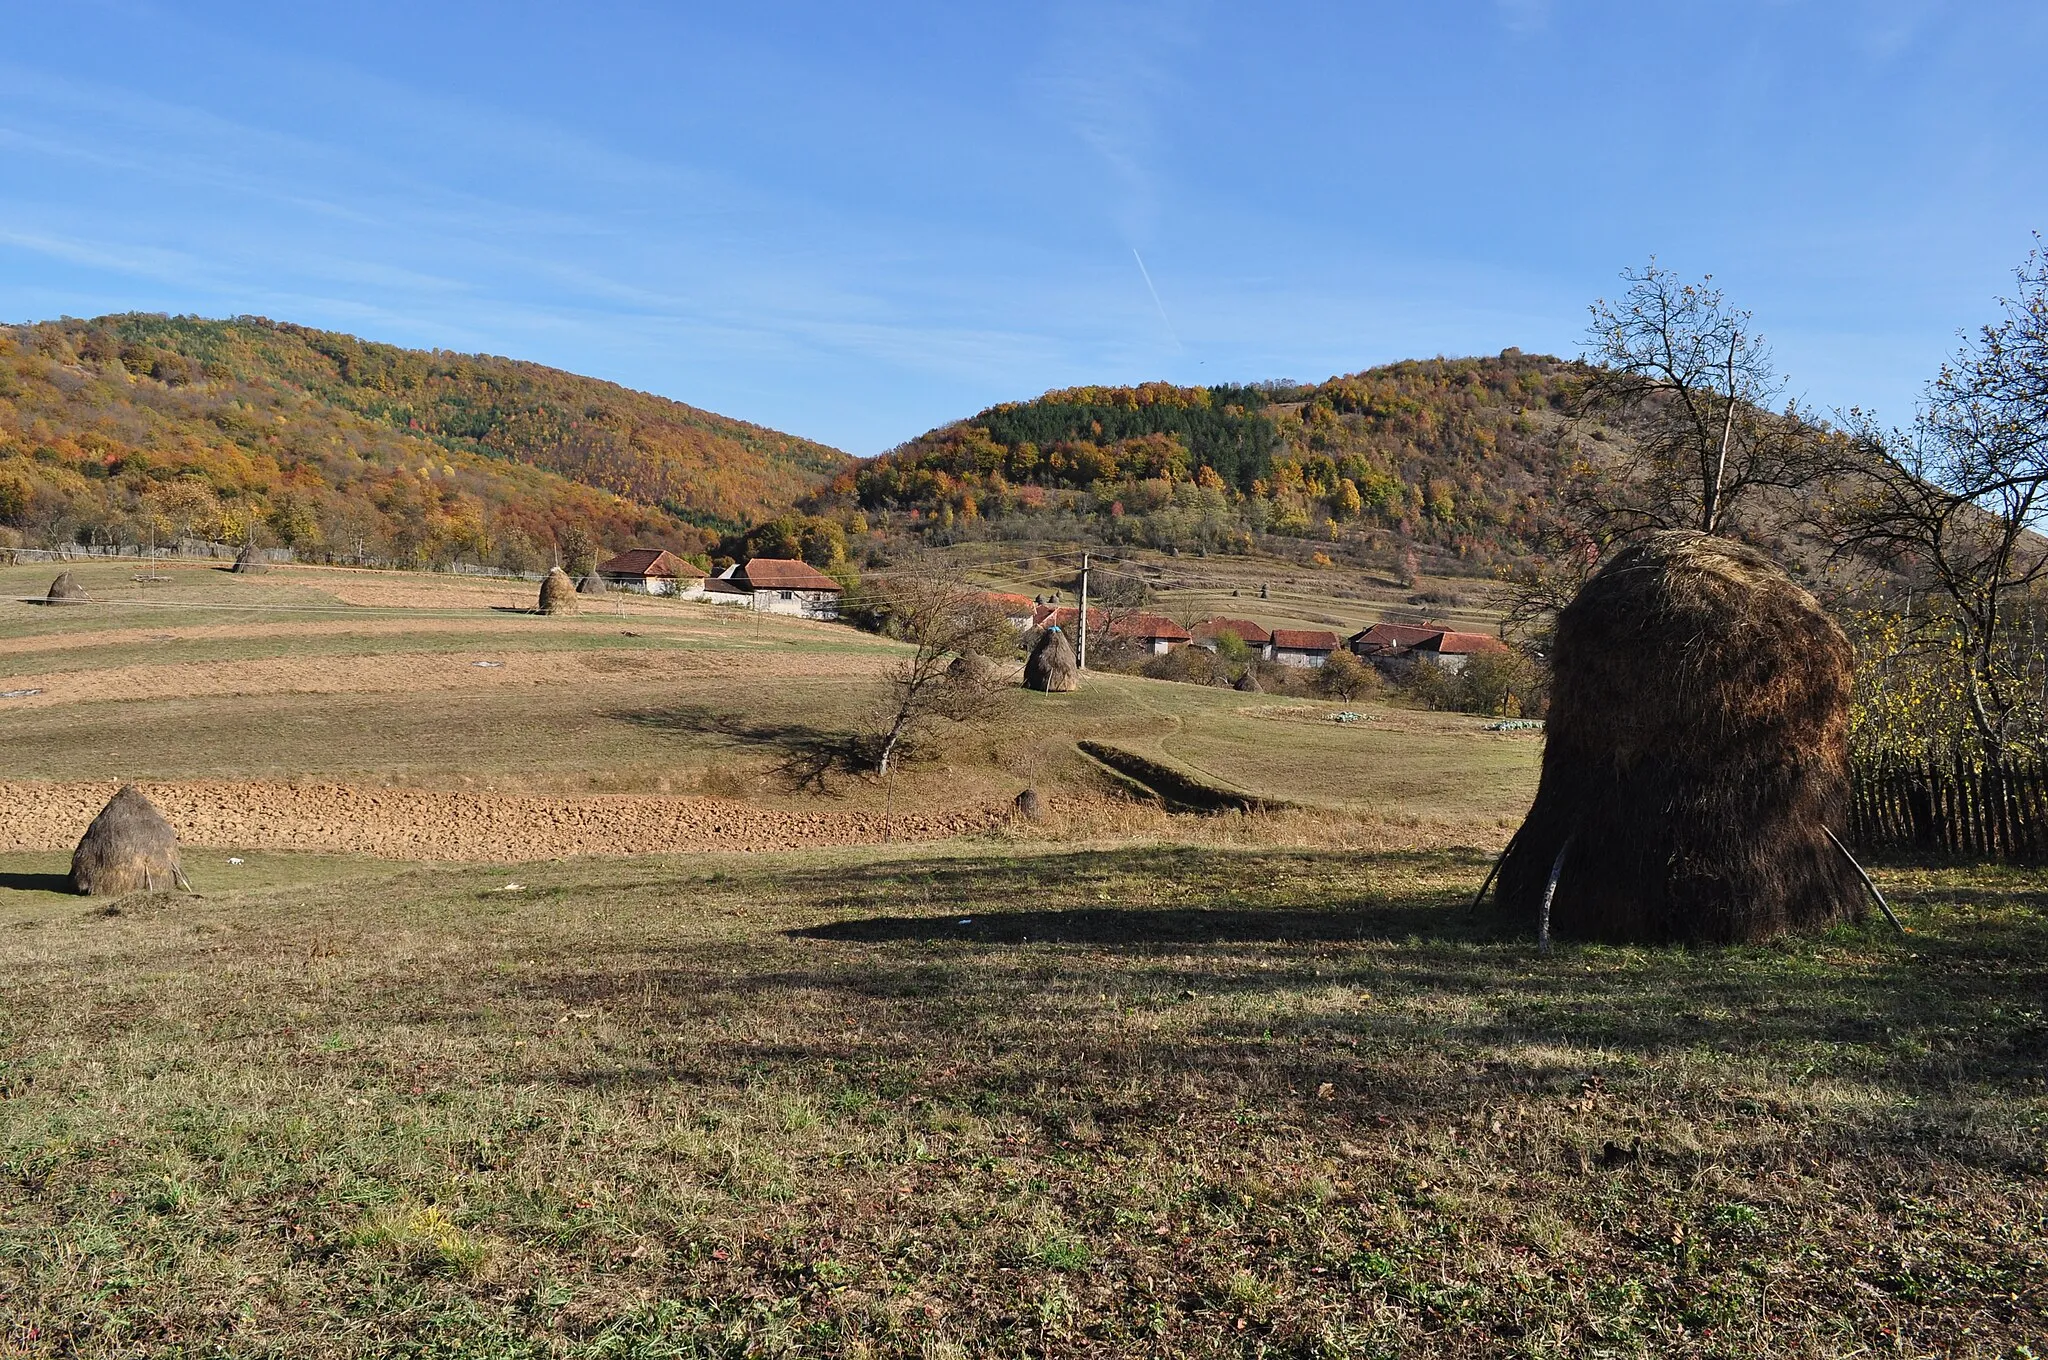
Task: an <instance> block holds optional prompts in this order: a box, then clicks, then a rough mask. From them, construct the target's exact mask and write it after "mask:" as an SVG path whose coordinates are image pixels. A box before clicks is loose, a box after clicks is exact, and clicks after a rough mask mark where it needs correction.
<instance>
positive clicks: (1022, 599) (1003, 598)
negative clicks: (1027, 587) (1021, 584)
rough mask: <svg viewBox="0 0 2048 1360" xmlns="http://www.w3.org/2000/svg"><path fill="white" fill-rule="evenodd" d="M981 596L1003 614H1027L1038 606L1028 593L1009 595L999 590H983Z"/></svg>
mask: <svg viewBox="0 0 2048 1360" xmlns="http://www.w3.org/2000/svg"><path fill="white" fill-rule="evenodd" d="M981 598H983V599H984V600H987V601H988V602H989V603H990V604H992V605H994V606H995V607H996V608H998V609H1000V610H1002V611H1003V612H1004V613H1005V614H1011V615H1020V614H1029V613H1031V612H1032V611H1034V610H1036V609H1037V608H1038V605H1037V603H1036V602H1035V601H1033V600H1032V598H1031V597H1030V596H1029V595H1011V594H1009V593H1007V592H1005V591H1001V590H984V591H982V592H981Z"/></svg>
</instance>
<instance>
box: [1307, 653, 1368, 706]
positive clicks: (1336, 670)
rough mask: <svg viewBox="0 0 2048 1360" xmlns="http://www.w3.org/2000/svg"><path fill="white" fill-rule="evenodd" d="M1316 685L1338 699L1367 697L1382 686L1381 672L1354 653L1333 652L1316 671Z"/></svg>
mask: <svg viewBox="0 0 2048 1360" xmlns="http://www.w3.org/2000/svg"><path fill="white" fill-rule="evenodd" d="M1316 686H1317V687H1318V688H1319V689H1321V690H1322V691H1323V693H1325V694H1328V695H1330V696H1331V697H1332V698H1337V699H1347V700H1348V699H1366V698H1370V697H1371V696H1373V695H1375V694H1378V693H1379V692H1380V689H1381V688H1382V686H1381V684H1380V673H1379V672H1378V671H1376V670H1374V669H1373V668H1372V667H1370V666H1368V665H1366V664H1365V663H1364V662H1363V661H1360V660H1359V659H1358V658H1357V657H1356V656H1354V655H1353V654H1352V653H1350V652H1347V651H1343V650H1341V649H1340V650H1338V651H1334V652H1331V653H1330V655H1329V656H1328V657H1326V658H1325V659H1324V661H1323V664H1322V666H1321V667H1320V668H1318V669H1317V671H1316Z"/></svg>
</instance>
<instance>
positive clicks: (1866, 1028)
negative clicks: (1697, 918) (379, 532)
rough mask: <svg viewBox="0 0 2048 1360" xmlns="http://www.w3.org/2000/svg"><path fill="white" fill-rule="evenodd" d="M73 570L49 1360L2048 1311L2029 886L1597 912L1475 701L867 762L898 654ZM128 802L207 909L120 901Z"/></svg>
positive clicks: (613, 619) (37, 697) (620, 601)
mask: <svg viewBox="0 0 2048 1360" xmlns="http://www.w3.org/2000/svg"><path fill="white" fill-rule="evenodd" d="M78 572H79V576H80V578H81V579H82V580H84V581H85V583H86V584H87V586H88V589H89V590H91V592H92V593H93V594H94V596H95V599H96V602H95V603H94V604H92V605H89V606H85V607H81V608H76V609H56V608H48V607H42V606H36V605H30V604H22V603H16V602H15V601H16V600H17V599H19V598H21V597H25V596H30V595H33V594H38V593H40V592H41V590H42V589H43V588H45V587H47V585H48V578H49V576H50V575H51V574H52V569H50V568H48V567H27V566H17V567H8V568H0V587H4V589H0V672H4V675H0V691H25V690H37V691H39V692H38V693H35V694H18V695H17V697H13V698H4V699H0V734H4V736H5V738H6V750H7V753H8V759H7V761H6V764H5V766H4V771H0V772H4V775H5V778H6V780H7V784H6V791H7V796H8V800H9V809H10V816H9V818H8V819H7V823H6V826H5V828H4V832H5V834H6V835H7V836H9V837H11V838H12V839H10V840H7V841H5V842H4V849H0V1301H4V1302H0V1355H21V1356H42V1355H79V1356H95V1357H99V1356H109V1357H111V1356H145V1355H146V1356H162V1355H192V1356H198V1355H250V1356H261V1355H275V1356H287V1355H289V1356H330V1355H331V1356H353V1355H409V1356H421V1357H425V1356H436V1357H453V1356H492V1357H522V1356H577V1357H582V1356H590V1357H598V1356H642V1357H658V1356H662V1357H673V1356H755V1355H792V1356H793V1355H830V1356H872V1357H881V1356H915V1357H955V1356H966V1355H981V1354H1030V1355H1047V1356H1062V1355H1157V1356H1280V1355H1286V1356H1332V1357H1335V1356H1396V1355H1399V1356H1410V1355H1442V1356H1495V1355H1502V1354H1511V1355H1524V1356H1566V1355H1623V1356H1669V1355H1680V1356H1753V1355H1758V1354H1772V1355H1792V1356H1816V1357H1818V1356H1838V1357H1847V1356H1852V1355H1872V1354H1897V1355H1927V1354H1941V1355H1986V1356H2004V1357H2020V1356H2024V1355H2029V1354H2035V1353H2038V1352H2040V1351H2041V1350H2042V1349H2043V1337H2044V1335H2048V1284H2044V1282H2048V1248H2044V1245H2043V1244H2044V1242H2048V1086H2044V1081H2043V1078H2044V1074H2048V1011H2044V1009H2043V1003H2042V997H2043V996H2044V995H2048V915H2044V906H2048V893H2044V891H2043V889H2042V887H2041V882H2040V877H2039V875H2038V873H2036V872H2034V871H2029V870H2017V869H1993V868H1984V867H1973V866H1950V865H1940V864H1931V863H1927V864H1917V863H1893V864H1887V865H1879V866H1877V873H1878V877H1879V881H1880V882H1881V883H1882V884H1883V886H1884V887H1885V889H1886V890H1887V892H1888V893H1889V894H1890V895H1891V897H1892V900H1893V902H1894V903H1895V905H1896V906H1897V907H1898V908H1899V910H1900V912H1901V914H1902V915H1903V917H1904V918H1905V920H1906V923H1907V924H1908V926H1909V927H1910V928H1911V933H1910V934H1909V935H1907V936H1904V937H1900V936H1896V935H1893V934H1891V933H1890V932H1889V930H1888V929H1886V928H1883V927H1881V925H1880V926H1876V927H1853V928H1842V929H1839V930H1836V931H1833V932H1831V933H1829V934H1826V935H1824V936H1820V937H1815V938H1809V939H1794V940H1788V941H1784V942H1780V943H1778V944H1774V945H1770V946H1765V947H1758V948H1744V949H1699V950H1690V951H1686V950H1648V949H1609V948H1600V947H1578V946H1563V947H1560V948H1558V949H1556V950H1554V951H1552V952H1550V953H1548V954H1542V953H1539V952H1537V951H1536V949H1535V948H1534V946H1533V944H1532V942H1530V941H1528V940H1525V939H1522V938H1518V937H1516V936H1514V935H1512V934H1504V933H1502V932H1501V931H1500V930H1499V928H1498V927H1497V924H1496V922H1495V920H1494V918H1493V917H1492V915H1491V913H1490V912H1488V911H1485V910H1481V911H1478V912H1475V911H1473V910H1472V909H1471V906H1470V903H1471V897H1472V893H1473V890H1474V889H1475V888H1476V887H1477V885H1478V883H1479V880H1480V879H1481V877H1482V876H1483V875H1484V873H1485V870H1486V866H1487V863H1488V861H1489V856H1490V853H1491V852H1492V851H1493V850H1494V849H1497V848H1498V846H1499V845H1500V844H1501V842H1502V841H1503V840H1504V839H1505V837H1506V835H1507V834H1508V832H1509V831H1510V830H1511V829H1512V827H1513V826H1514V825H1515V823H1516V821H1517V819H1518V817H1519V815H1520V813H1521V811H1522V810H1523V808H1524V807H1525V806H1526V802H1527V799H1528V796H1529V793H1530V791H1531V790H1532V788H1533V784H1534V777H1535V766H1536V761H1537V758H1538V755H1539V752H1540V749H1541V747H1540V739H1539V738H1538V737H1536V736H1533V735H1531V734H1528V733H1494V732H1489V731H1487V730H1486V725H1485V723H1484V722H1483V721H1482V720H1480V719H1476V718H1469V717H1464V716H1461V715H1449V714H1428V713H1419V712H1414V711H1410V710H1405V709H1398V708H1389V707H1385V706H1379V705H1359V706H1354V708H1355V709H1356V711H1358V712H1359V714H1360V720H1359V721H1356V722H1350V723H1341V724H1340V723H1335V722H1332V721H1331V720H1330V719H1331V717H1332V715H1333V714H1334V713H1335V712H1336V711H1338V708H1339V706H1338V705H1334V704H1328V703H1323V702H1320V701H1314V700H1304V699H1289V698H1285V697H1281V696H1265V695H1240V694H1236V693H1234V692H1230V691H1221V690H1209V689H1203V688H1198V687H1194V686H1186V685H1173V684H1167V683H1164V682H1157V681H1147V680H1141V679H1136V678H1129V677H1120V676H1100V675H1096V676H1090V677H1089V682H1088V684H1087V686H1086V687H1085V688H1084V689H1083V691H1082V692H1081V693H1080V694H1077V695H1072V696H1041V695H1027V694H1023V693H1021V692H1020V693H1017V694H1015V695H1014V696H1012V698H1011V700H1010V701H1009V703H1008V704H1007V706H1006V707H1005V709H1004V710H1003V711H1002V713H1001V714H999V716H997V717H996V718H994V719H992V720H991V721H989V722H986V723H980V724H975V725H971V726H965V727H957V728H949V729H946V730H945V731H943V732H941V733H940V735H939V739H938V742H937V744H936V745H935V748H934V749H933V750H932V751H931V752H930V753H929V755H928V757H927V759H926V760H924V761H923V762H921V763H917V764H913V765H912V766H910V767H909V768H908V769H907V770H906V772H905V774H904V775H903V777H902V778H901V779H899V780H896V781H893V782H892V785H890V786H878V785H876V784H874V783H873V782H871V781H867V780H862V779H858V778H853V777H849V776H844V775H829V776H828V777H827V778H826V779H825V781H824V787H823V789H822V790H820V789H819V788H818V787H817V785H816V784H815V783H813V784H811V785H810V786H808V787H806V786H803V785H802V784H800V783H799V782H798V780H797V779H796V778H794V777H792V772H794V773H795V774H799V775H800V774H801V773H802V771H803V769H804V766H803V763H802V758H803V757H804V756H805V755H806V753H807V752H809V751H812V750H814V749H815V747H816V745H817V743H819V742H821V741H829V739H831V738H832V737H833V736H834V735H836V734H842V733H843V732H844V731H846V730H848V729H849V728H850V727H851V726H852V725H853V724H855V723H857V722H858V721H859V719H860V714H861V711H862V709H863V707H864V706H865V705H867V704H868V703H870V702H871V701H872V695H873V693H874V692H875V687H876V684H877V680H878V677H879V676H880V675H881V674H883V673H884V672H885V671H886V669H887V667H888V666H889V665H890V664H892V663H893V661H894V660H896V659H897V658H898V657H900V656H901V655H902V653H901V650H900V648H898V646H897V645H896V644H892V643H889V642H886V641H884V640H881V639H877V638H873V637H870V636H867V635H864V634H861V633H858V632H855V631H854V630H852V629H848V628H844V627H837V626H832V625H824V624H812V623H805V622H801V621H794V620H781V619H763V618H757V617H754V616H750V615H737V614H719V613H716V612H715V611H713V610H712V609H710V608H709V607H700V606H691V605H685V604H677V603H673V602H663V601H648V600H636V599H630V598H622V597H617V596H612V597H606V598H605V599H604V600H602V601H600V602H594V604H593V606H592V607H590V608H587V609H586V610H585V611H584V612H583V613H581V614H579V615H577V616H575V617H573V618H540V617H537V616H533V615H530V614H527V613H525V612H522V611H524V610H525V608H526V607H527V606H528V605H529V604H530V603H531V601H530V600H529V599H528V598H527V596H528V594H529V593H530V591H531V589H532V588H531V587H530V586H527V585H523V584H510V583H499V582H482V581H476V580H463V579H451V578H447V577H430V576H408V575H402V574H390V573H365V572H354V571H343V570H315V569H309V568H307V569H293V570H287V571H276V572H272V573H269V574H266V575H263V576H254V577H243V576H234V575H230V574H229V573H226V572H223V571H219V570H215V569H212V568H207V567H190V566H187V567H179V568H167V569H166V570H165V571H164V572H163V573H162V574H163V575H164V576H166V577H168V578H170V579H169V580H167V581H166V582H163V583H159V584H149V583H144V582H137V581H135V580H134V579H133V578H134V576H135V575H136V574H137V567H136V564H135V563H133V562H132V561H130V562H123V563H118V564H117V563H92V564H83V565H80V566H79V568H78ZM1301 607H1303V608H1318V609H1323V610H1330V609H1338V608H1345V607H1349V602H1345V601H1342V600H1340V599H1338V598H1336V597H1334V596H1332V597H1330V598H1328V599H1326V600H1323V601H1321V602H1317V601H1312V600H1308V599H1304V600H1303V601H1302V602H1301ZM484 663H490V664H484ZM1082 738H1088V739H1091V740H1096V741H1103V742H1109V743H1112V744H1115V745H1118V746H1120V747H1123V748H1126V749H1128V750H1131V751H1133V752H1136V753H1138V754H1141V755H1144V756H1146V757H1148V758H1151V759H1156V760H1159V761H1164V762H1168V763H1171V764H1172V765H1173V766H1175V767H1176V768H1178V769H1182V770H1185V771H1187V772H1189V773H1191V774H1193V775H1196V776H1199V777H1201V778H1204V779H1206V780H1208V781H1211V782H1213V783H1215V784H1219V785H1227V786H1229V787H1232V788H1236V789H1241V790H1245V791H1248V792H1252V793H1255V794H1257V795H1259V796H1261V797H1264V798H1269V799H1274V800H1278V801H1280V802H1282V803H1284V804H1285V806H1283V807H1282V808H1280V809H1279V810H1277V811H1274V812H1270V813H1260V814H1252V815H1244V814H1230V815H1223V816H1211V817H1201V816H1186V815H1175V814H1169V813H1167V812H1165V811H1163V810H1162V809H1160V808H1158V807H1156V806H1152V805H1148V804H1146V803H1143V802H1134V801H1132V800H1131V799H1130V798H1129V797H1127V796H1125V795H1126V791H1122V790H1120V789H1119V786H1118V785H1117V783H1116V782H1115V780H1114V779H1113V778H1112V777H1111V776H1109V775H1107V774H1106V773H1105V772H1104V771H1103V770H1102V769H1101V768H1100V767H1098V766H1096V765H1094V764H1093V762H1091V761H1090V760H1088V758H1087V757H1085V756H1083V755H1082V754H1081V753H1080V752H1079V751H1078V750H1077V749H1076V742H1077V741H1078V740H1080V739H1082ZM128 778H135V779H139V780H142V781H144V782H145V784H146V786H147V787H150V788H151V789H152V790H153V792H154V794H155V795H156V796H157V797H158V798H159V800H160V801H161V802H162V803H163V805H164V806H165V807H166V809H167V811H170V812H172V813H173V816H174V820H176V818H178V817H190V818H191V819H192V821H191V824H190V825H189V826H181V830H183V831H184V832H185V840H186V844H187V849H186V855H185V860H186V869H187V872H188V874H189V876H190V878H191V880H192V883H193V886H194V889H195V892H194V893H193V894H192V895H189V896H187V895H182V894H181V895H142V896H137V897H131V898H127V899H122V900H119V901H112V902H108V901H103V900H94V901H87V900H83V899H79V898H76V897H72V896H70V895H69V894H67V893H65V892H63V891H62V890H61V889H62V886H63V879H62V873H63V870H64V868H65V865H66V852H67V849H68V845H69V843H70V840H71V839H73V838H75V836H76V835H77V832H78V830H79V829H81V828H82V824H83V819H84V818H85V817H87V816H89V815H90V811H91V808H92V806H94V803H93V799H94V798H95V797H99V796H104V792H105V791H109V790H111V788H112V787H113V785H114V782H115V781H118V780H122V779H128ZM1026 786H1030V787H1035V788H1039V789H1041V790H1042V791H1044V792H1045V793H1046V794H1047V797H1048V802H1049V803H1050V808H1051V810H1050V812H1049V814H1048V815H1047V817H1046V818H1045V819H1044V820H1043V821H1039V822H1028V821H1023V820H1020V819H1018V818H1016V817H1014V816H1012V815H1010V814H1009V813H1008V811H1007V809H1008V806H1009V801H1010V799H1011V798H1012V797H1013V796H1014V795H1015V793H1016V792H1017V791H1018V790H1019V789H1020V788H1023V787H1026ZM464 800H468V801H464ZM721 838H723V839H721ZM742 850H744V851H745V852H741V851H742ZM2029 1347H2031V1348H2032V1349H2031V1350H2030V1349H2029Z"/></svg>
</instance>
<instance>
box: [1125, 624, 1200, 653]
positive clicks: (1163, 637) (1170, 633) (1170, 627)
mask: <svg viewBox="0 0 2048 1360" xmlns="http://www.w3.org/2000/svg"><path fill="white" fill-rule="evenodd" d="M1109 635H1110V636H1111V637H1112V638H1115V639H1116V640H1117V641H1119V642H1129V643H1133V644H1135V645H1137V646H1139V647H1142V648H1144V649H1145V650H1146V651H1148V652H1151V653H1152V654H1153V655H1155V656H1164V655H1165V654H1166V653H1168V652H1170V651H1172V650H1173V649H1174V648H1176V647H1180V646H1184V645H1186V644H1187V642H1188V640H1189V639H1188V630H1187V629H1185V628H1183V627H1181V626H1180V625H1179V624H1177V623H1175V622H1174V621H1173V620H1172V619H1169V618H1167V617H1166V616H1165V615H1164V614H1126V615H1124V616H1123V617H1122V618H1120V619H1117V620H1115V621H1114V622H1112V623H1111V624H1110V625H1109Z"/></svg>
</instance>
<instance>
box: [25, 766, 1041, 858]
mask: <svg viewBox="0 0 2048 1360" xmlns="http://www.w3.org/2000/svg"><path fill="white" fill-rule="evenodd" d="M116 787H117V786H116V785H114V784H112V783H102V782H79V783H29V782H22V783H0V806H5V807H6V808H7V809H8V816H7V818H6V819H5V821H4V823H0V851H6V850H67V849H70V848H71V847H72V846H73V845H75V844H76V843H77V841H78V838H79V837H80V836H81V835H82V834H84V832H85V828H86V825H87V823H89V822H90V821H91V820H92V819H93V817H94V815H95V814H97V813H98V812H99V810H100V808H101V807H102V806H104V805H105V803H106V801H107V799H109V798H111V797H113V795H114V790H115V788H116ZM142 788H143V791H144V792H146V793H147V794H148V795H149V796H150V798H151V799H152V800H153V801H154V802H155V803H156V805H157V806H158V807H159V808H161V809H163V813H164V815H165V816H166V817H168V818H169V819H170V821H171V825H173V826H174V827H176V828H177V830H178V838H179V839H180V840H181V841H183V842H184V843H186V844H188V845H198V846H218V847H223V848H233V849H251V850H314V851H326V852H341V853H351V854H362V855H375V856H378V857H380V858H383V859H399V860H501V861H507V862H510V861H519V860H536V859H556V858H559V857H562V856H566V855H639V854H660V853H664V852H670V851H688V850H785V849H798V848H802V847H805V846H818V845H856V844H866V843H870V842H875V841H880V840H882V839H883V838H884V836H885V834H886V836H887V837H888V838H890V839H894V840H903V841H911V840H940V839H944V838H946V837H949V836H961V835H968V834H971V833H974V832H978V831H986V830H989V829H990V828H992V827H994V826H996V825H998V824H999V823H1001V822H1002V821H1003V819H1004V817H1005V814H1006V809H1004V808H1001V807H994V806H985V807H968V808H961V809H958V810H954V811H950V812H944V813H921V814H912V815H905V816H897V817H893V818H891V819H889V821H888V824H887V826H886V828H885V826H884V823H883V819H881V818H879V817H876V816H874V815H873V814H871V813H865V812H838V811H818V812H781V811H776V810H774V809H770V808H764V807H760V806H758V805H756V804H753V803H748V802H744V801H741V800H737V799H730V798H696V797H672V796H651V797H639V796H626V795H607V796H598V797H588V798H542V797H532V796H525V795H512V794H472V793H440V792H428V791H421V790H412V789H387V788H374V787H367V786H363V785H355V784H312V783H308V784H299V783H267V782H266V783H231V782H227V781H190V782H177V783H145V784H143V785H142Z"/></svg>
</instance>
